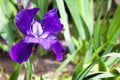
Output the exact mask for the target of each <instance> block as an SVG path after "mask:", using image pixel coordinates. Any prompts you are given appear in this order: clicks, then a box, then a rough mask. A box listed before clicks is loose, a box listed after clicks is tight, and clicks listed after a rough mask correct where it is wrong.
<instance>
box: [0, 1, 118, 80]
mask: <svg viewBox="0 0 120 80" xmlns="http://www.w3.org/2000/svg"><path fill="white" fill-rule="evenodd" d="M28 1H29V0H27V1H26V2H28ZM52 3H55V4H56V5H55V6H53V5H54V4H52ZM105 3H106V4H105ZM94 4H95V5H94ZM50 5H52V7H56V8H58V12H59V15H60V19H61V22H62V23H63V25H64V31H63V32H62V34H63V35H64V38H65V41H66V42H67V44H68V49H69V52H68V56H67V58H66V59H65V60H64V61H63V62H62V64H61V65H60V66H59V67H58V69H57V70H56V71H55V73H54V75H53V76H52V78H51V80H54V79H57V77H58V75H59V73H60V72H62V70H63V69H64V68H65V67H66V66H67V64H69V63H70V62H73V63H76V67H75V69H74V72H73V75H72V76H69V77H68V78H65V79H63V80H71V79H72V80H103V79H104V80H119V79H120V76H119V75H120V67H119V65H118V63H119V61H120V47H119V45H120V43H118V42H117V41H118V39H119V36H120V5H118V6H117V8H116V9H115V13H114V14H113V17H111V16H110V12H111V6H112V0H53V1H50V0H33V7H38V8H40V11H39V13H38V14H37V17H39V19H40V20H42V18H43V16H44V14H45V13H46V12H47V10H48V9H49V6H50ZM105 6H106V12H105V14H104V15H103V10H104V8H105ZM50 8H51V6H50ZM94 8H96V9H95V10H94ZM17 9H18V8H17V4H16V1H15V0H9V1H8V0H0V21H1V24H0V36H1V37H2V38H3V39H4V40H5V42H6V43H7V44H6V43H0V48H1V49H2V50H4V51H7V52H8V51H9V49H10V47H11V46H12V45H13V44H14V43H16V42H17V40H18V39H19V38H20V37H21V34H20V33H18V32H17V31H16V26H15V23H14V17H15V15H16V13H17V11H18V10H17ZM94 13H95V14H94ZM69 19H70V20H69ZM70 25H72V27H69V26H70ZM18 34H19V36H17V35H18ZM16 38H17V39H16ZM38 49H39V50H40V52H41V53H43V54H44V53H46V52H45V51H44V50H43V49H41V48H38ZM69 53H70V54H69ZM33 56H34V55H33ZM24 66H25V68H26V70H27V73H25V76H24V80H27V79H29V80H31V79H32V77H33V74H34V70H33V69H34V68H33V64H32V58H30V59H29V61H28V62H26V63H25V64H24ZM48 66H49V65H48ZM21 67H22V65H17V66H16V69H15V71H14V72H13V74H12V75H11V77H10V80H17V78H18V75H19V72H20V70H21ZM36 79H37V80H44V79H43V78H42V76H41V77H40V76H39V77H38V78H36Z"/></svg>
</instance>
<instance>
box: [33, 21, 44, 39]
mask: <svg viewBox="0 0 120 80" xmlns="http://www.w3.org/2000/svg"><path fill="white" fill-rule="evenodd" d="M32 33H33V35H34V36H35V37H39V36H40V35H41V34H42V33H43V30H42V27H41V24H40V22H39V21H38V19H36V20H35V21H34V24H33V26H32Z"/></svg>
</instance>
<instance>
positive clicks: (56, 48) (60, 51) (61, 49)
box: [52, 41, 65, 61]
mask: <svg viewBox="0 0 120 80" xmlns="http://www.w3.org/2000/svg"><path fill="white" fill-rule="evenodd" d="M52 49H53V51H54V53H55V54H56V59H57V60H58V61H60V60H62V56H63V54H64V53H65V48H64V47H63V46H62V44H61V43H60V42H59V41H57V42H56V43H54V44H53V45H52Z"/></svg>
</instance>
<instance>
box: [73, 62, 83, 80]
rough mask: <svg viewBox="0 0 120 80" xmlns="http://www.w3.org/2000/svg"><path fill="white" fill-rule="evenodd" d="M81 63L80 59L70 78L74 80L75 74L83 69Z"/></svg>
mask: <svg viewBox="0 0 120 80" xmlns="http://www.w3.org/2000/svg"><path fill="white" fill-rule="evenodd" d="M83 64H84V61H83V60H82V61H80V62H79V63H78V65H77V66H76V67H75V69H74V73H73V76H72V80H74V79H75V78H76V77H77V75H78V74H79V73H81V72H82V70H83Z"/></svg>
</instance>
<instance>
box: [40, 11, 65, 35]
mask: <svg viewBox="0 0 120 80" xmlns="http://www.w3.org/2000/svg"><path fill="white" fill-rule="evenodd" d="M41 25H42V29H43V30H44V31H49V32H50V33H52V34H58V33H59V32H60V31H61V30H62V29H63V25H62V24H61V22H60V20H59V17H58V15H57V9H52V10H50V11H48V12H47V13H46V14H45V16H44V18H43V20H42V23H41Z"/></svg>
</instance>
